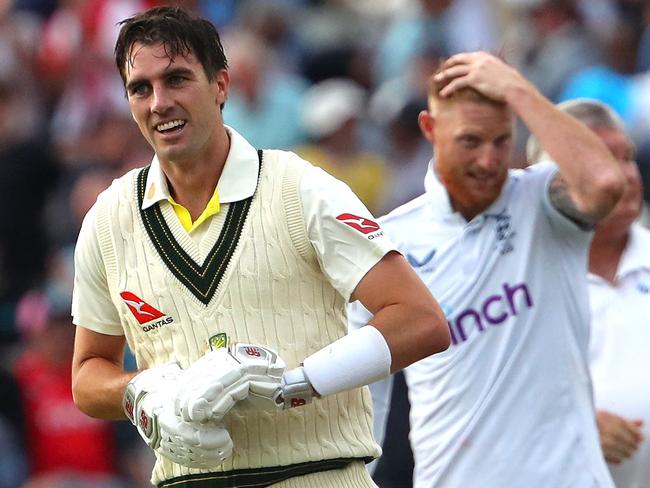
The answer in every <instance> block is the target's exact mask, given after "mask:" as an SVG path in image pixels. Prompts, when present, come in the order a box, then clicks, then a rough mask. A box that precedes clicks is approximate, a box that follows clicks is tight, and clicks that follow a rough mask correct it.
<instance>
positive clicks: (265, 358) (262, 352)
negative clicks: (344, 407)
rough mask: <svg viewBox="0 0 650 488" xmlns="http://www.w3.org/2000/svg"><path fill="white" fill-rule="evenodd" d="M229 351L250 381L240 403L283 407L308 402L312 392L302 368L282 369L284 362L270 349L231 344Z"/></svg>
mask: <svg viewBox="0 0 650 488" xmlns="http://www.w3.org/2000/svg"><path fill="white" fill-rule="evenodd" d="M230 351H231V354H232V355H233V356H234V357H235V358H237V359H238V360H239V361H240V362H241V363H242V364H244V365H245V366H246V374H247V376H248V379H249V383H250V387H249V394H248V397H247V398H246V399H245V400H243V402H242V406H245V407H247V408H253V409H256V410H269V409H282V410H284V409H288V408H293V407H300V406H302V405H306V404H307V403H311V401H312V398H313V397H314V396H316V392H315V391H314V389H313V387H312V386H311V383H310V382H309V379H308V378H307V374H306V373H305V370H304V368H302V367H298V368H295V369H292V370H290V371H285V369H286V364H285V362H284V361H283V360H282V358H280V356H278V354H277V353H276V352H275V351H274V350H273V349H270V348H268V347H264V346H257V345H253V344H233V345H232V346H231V347H230Z"/></svg>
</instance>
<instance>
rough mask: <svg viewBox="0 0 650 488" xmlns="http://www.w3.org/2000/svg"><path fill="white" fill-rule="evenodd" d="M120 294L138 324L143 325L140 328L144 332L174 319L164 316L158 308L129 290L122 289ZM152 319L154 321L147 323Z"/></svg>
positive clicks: (169, 322)
mask: <svg viewBox="0 0 650 488" xmlns="http://www.w3.org/2000/svg"><path fill="white" fill-rule="evenodd" d="M120 296H121V297H122V300H124V303H126V306H127V307H129V310H131V313H132V314H133V316H134V317H135V318H136V319H137V321H138V322H139V323H140V325H142V326H143V327H142V330H143V331H145V332H149V331H150V330H154V329H157V328H158V327H162V326H164V325H167V324H171V323H172V322H173V321H174V319H173V317H168V316H166V315H165V314H164V313H162V312H161V311H160V310H157V309H155V308H153V307H152V306H151V305H149V304H148V303H147V302H145V301H144V300H142V299H141V298H140V297H138V296H136V295H134V294H133V293H131V292H130V291H123V292H122V293H120ZM163 317H164V318H163ZM157 319H160V320H157ZM154 320H155V322H153V323H149V322H152V321H154ZM144 324H148V325H144Z"/></svg>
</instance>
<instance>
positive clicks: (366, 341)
mask: <svg viewBox="0 0 650 488" xmlns="http://www.w3.org/2000/svg"><path fill="white" fill-rule="evenodd" d="M391 360H392V359H391V355H390V349H389V348H388V344H387V343H386V339H384V336H383V335H382V333H381V332H379V331H378V330H377V329H376V328H375V327H373V326H372V325H366V326H364V327H361V328H360V329H358V330H355V331H354V332H351V333H350V334H348V335H346V336H344V337H342V338H340V339H339V340H337V341H335V342H333V343H332V344H330V345H329V346H327V347H324V348H323V349H321V350H320V351H318V352H315V353H314V354H312V355H311V356H309V357H308V358H306V359H305V360H304V362H303V365H304V368H305V372H306V373H307V377H308V378H309V381H310V382H311V384H312V386H313V387H314V389H315V390H316V391H317V392H318V394H319V395H321V396H325V395H332V394H335V393H340V392H342V391H347V390H351V389H353V388H358V387H360V386H364V385H368V384H370V383H374V382H375V381H378V380H380V379H382V378H385V377H387V376H388V375H389V374H390V365H391Z"/></svg>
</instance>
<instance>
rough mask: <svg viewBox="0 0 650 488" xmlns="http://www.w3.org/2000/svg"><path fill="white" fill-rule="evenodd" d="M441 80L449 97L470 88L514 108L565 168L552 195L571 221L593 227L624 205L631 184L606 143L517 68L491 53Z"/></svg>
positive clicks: (456, 63)
mask: <svg viewBox="0 0 650 488" xmlns="http://www.w3.org/2000/svg"><path fill="white" fill-rule="evenodd" d="M436 81H438V82H439V83H441V84H443V85H445V84H446V86H445V87H444V88H443V89H442V90H441V92H440V95H441V96H443V97H444V96H449V95H451V94H452V93H453V92H454V91H456V90H458V89H459V88H462V87H467V86H469V87H472V88H474V89H476V90H477V91H479V92H481V93H483V94H484V95H486V96H487V97H489V98H492V99H493V100H496V101H500V102H504V103H507V104H508V105H509V106H510V107H511V108H512V109H513V111H514V113H515V114H516V115H518V116H519V117H520V118H521V119H522V120H523V122H524V123H525V124H526V126H527V127H528V128H529V129H530V131H531V132H532V133H533V134H534V135H535V136H536V137H537V138H538V140H539V142H540V144H541V146H542V147H543V148H544V149H545V150H546V152H547V153H548V154H549V155H550V156H551V158H552V159H553V160H554V161H555V162H556V163H557V165H558V167H559V168H560V172H559V174H558V175H557V176H556V177H555V178H554V180H553V182H552V183H551V185H550V188H549V193H550V198H551V201H552V203H553V205H554V206H555V207H556V208H557V209H558V210H559V211H560V212H562V213H563V214H565V215H566V216H567V217H569V218H571V219H573V220H574V221H577V222H578V223H581V224H587V225H593V224H595V223H596V222H597V221H598V220H600V219H601V218H603V217H604V216H606V215H607V214H608V213H609V212H610V211H611V209H612V208H613V207H614V205H615V204H616V202H618V199H619V198H620V196H621V195H622V192H623V189H624V185H625V179H624V177H623V174H622V172H621V170H620V167H619V164H618V163H617V162H616V160H615V159H614V157H613V156H612V155H611V153H610V152H609V150H608V149H607V147H606V146H605V144H604V143H603V142H602V140H600V138H599V137H598V136H597V135H596V134H594V133H593V132H592V131H591V130H590V129H589V128H588V127H587V126H585V125H584V124H583V123H582V122H579V121H577V120H576V119H574V118H573V117H571V116H570V115H568V114H567V113H564V112H562V111H561V110H558V109H557V108H556V107H555V106H554V105H553V103H551V102H550V101H549V100H548V99H547V98H545V97H544V96H543V95H542V94H541V93H540V92H539V91H538V90H537V89H536V88H535V87H534V86H533V85H532V83H530V82H529V81H528V80H526V79H525V78H524V77H523V76H522V75H521V74H520V73H519V72H518V71H517V70H516V69H514V68H512V67H511V66H509V65H507V64H506V63H504V62H503V61H501V60H500V59H498V58H497V57H495V56H492V55H490V54H488V53H483V52H477V53H463V54H457V55H455V56H452V57H450V58H449V59H448V60H447V61H446V62H445V64H444V65H443V67H442V70H441V72H440V73H439V74H438V75H437V76H436Z"/></svg>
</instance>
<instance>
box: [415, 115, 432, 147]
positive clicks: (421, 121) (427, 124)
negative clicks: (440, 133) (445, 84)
mask: <svg viewBox="0 0 650 488" xmlns="http://www.w3.org/2000/svg"><path fill="white" fill-rule="evenodd" d="M418 125H419V126H420V130H421V131H422V135H423V136H424V138H425V139H426V140H427V141H429V142H431V143H432V144H433V142H434V137H433V129H434V127H435V125H436V119H435V117H434V116H433V115H432V114H431V112H429V111H428V110H422V112H420V114H419V115H418Z"/></svg>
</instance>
